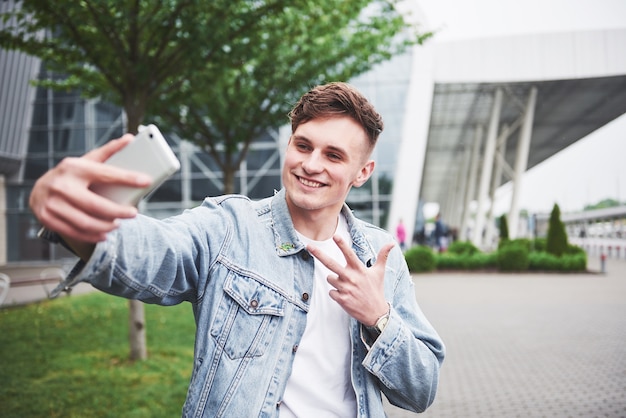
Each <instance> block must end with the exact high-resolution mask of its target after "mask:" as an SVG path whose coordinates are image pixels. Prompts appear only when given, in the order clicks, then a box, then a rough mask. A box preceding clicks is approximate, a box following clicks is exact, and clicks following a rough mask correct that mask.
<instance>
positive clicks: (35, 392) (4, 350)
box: [0, 292, 195, 418]
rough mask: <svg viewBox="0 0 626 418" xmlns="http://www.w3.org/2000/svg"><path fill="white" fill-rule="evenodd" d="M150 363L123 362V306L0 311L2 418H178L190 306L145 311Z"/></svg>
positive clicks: (189, 352) (84, 303)
mask: <svg viewBox="0 0 626 418" xmlns="http://www.w3.org/2000/svg"><path fill="white" fill-rule="evenodd" d="M146 322H147V336H148V353H149V354H148V356H149V359H148V360H146V361H141V362H134V363H131V362H129V361H128V354H129V345H128V302H127V301H126V300H124V299H120V298H115V297H113V296H108V295H105V294H103V293H99V292H96V293H89V294H86V295H74V296H71V297H68V298H61V299H56V300H52V301H44V302H40V303H36V304H32V305H28V306H20V307H10V308H4V309H0V416H2V417H4V418H13V417H15V418H18V417H19V418H28V417H80V418H83V417H116V418H119V417H151V418H152V417H177V416H178V417H179V416H180V414H181V409H182V405H183V402H184V400H185V394H186V391H187V385H188V383H189V378H190V376H191V369H192V362H193V343H194V332H195V324H194V321H193V315H192V311H191V306H190V305H189V304H182V305H178V306H173V307H160V306H154V305H146Z"/></svg>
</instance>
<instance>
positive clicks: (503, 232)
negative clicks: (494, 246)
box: [500, 214, 509, 241]
mask: <svg viewBox="0 0 626 418" xmlns="http://www.w3.org/2000/svg"><path fill="white" fill-rule="evenodd" d="M508 239H509V223H508V222H507V220H506V215H504V214H503V215H502V216H500V241H506V240H508Z"/></svg>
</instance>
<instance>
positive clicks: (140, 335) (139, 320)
mask: <svg viewBox="0 0 626 418" xmlns="http://www.w3.org/2000/svg"><path fill="white" fill-rule="evenodd" d="M125 109H126V116H127V118H128V119H127V126H126V129H127V130H128V132H130V133H133V134H136V133H137V128H138V127H139V124H140V123H141V119H142V115H143V112H139V111H137V109H136V108H135V107H133V106H130V105H127V106H126V107H125ZM128 342H129V344H130V360H131V361H135V360H145V359H147V358H148V345H147V343H146V317H145V314H144V306H143V302H140V301H138V300H129V301H128Z"/></svg>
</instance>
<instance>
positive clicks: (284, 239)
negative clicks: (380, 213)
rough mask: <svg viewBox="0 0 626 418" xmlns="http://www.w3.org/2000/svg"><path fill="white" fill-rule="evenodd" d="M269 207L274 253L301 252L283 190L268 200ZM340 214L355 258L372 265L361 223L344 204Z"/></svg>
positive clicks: (372, 255) (371, 249) (289, 253)
mask: <svg viewBox="0 0 626 418" xmlns="http://www.w3.org/2000/svg"><path fill="white" fill-rule="evenodd" d="M269 205H270V212H271V217H272V227H273V231H274V244H275V247H276V253H277V254H278V255H279V256H287V255H292V254H296V253H298V252H300V251H302V250H303V249H304V244H303V243H302V242H301V241H300V239H299V238H298V234H297V233H296V229H295V227H294V226H293V221H292V219H291V214H290V213H289V208H288V206H287V196H286V192H285V189H284V188H283V189H281V190H280V191H277V192H276V193H275V194H274V196H273V197H271V198H270V201H269ZM341 213H342V214H343V215H344V216H345V218H346V221H347V223H348V230H349V231H350V236H351V238H352V248H353V249H354V251H355V252H356V254H357V256H358V257H359V258H360V259H361V261H363V262H364V263H366V264H367V263H368V262H369V263H373V262H374V257H375V252H374V250H373V248H372V247H371V245H370V243H369V242H368V240H367V237H366V235H365V232H364V230H363V225H362V222H361V221H359V220H358V219H357V218H356V217H355V216H354V214H353V213H352V210H350V208H349V207H348V205H347V204H345V203H344V205H343V207H342V208H341Z"/></svg>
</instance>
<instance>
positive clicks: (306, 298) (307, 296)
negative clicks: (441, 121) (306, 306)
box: [302, 293, 309, 302]
mask: <svg viewBox="0 0 626 418" xmlns="http://www.w3.org/2000/svg"><path fill="white" fill-rule="evenodd" d="M302 300H303V301H305V302H306V301H307V300H309V294H308V293H303V294H302Z"/></svg>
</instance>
